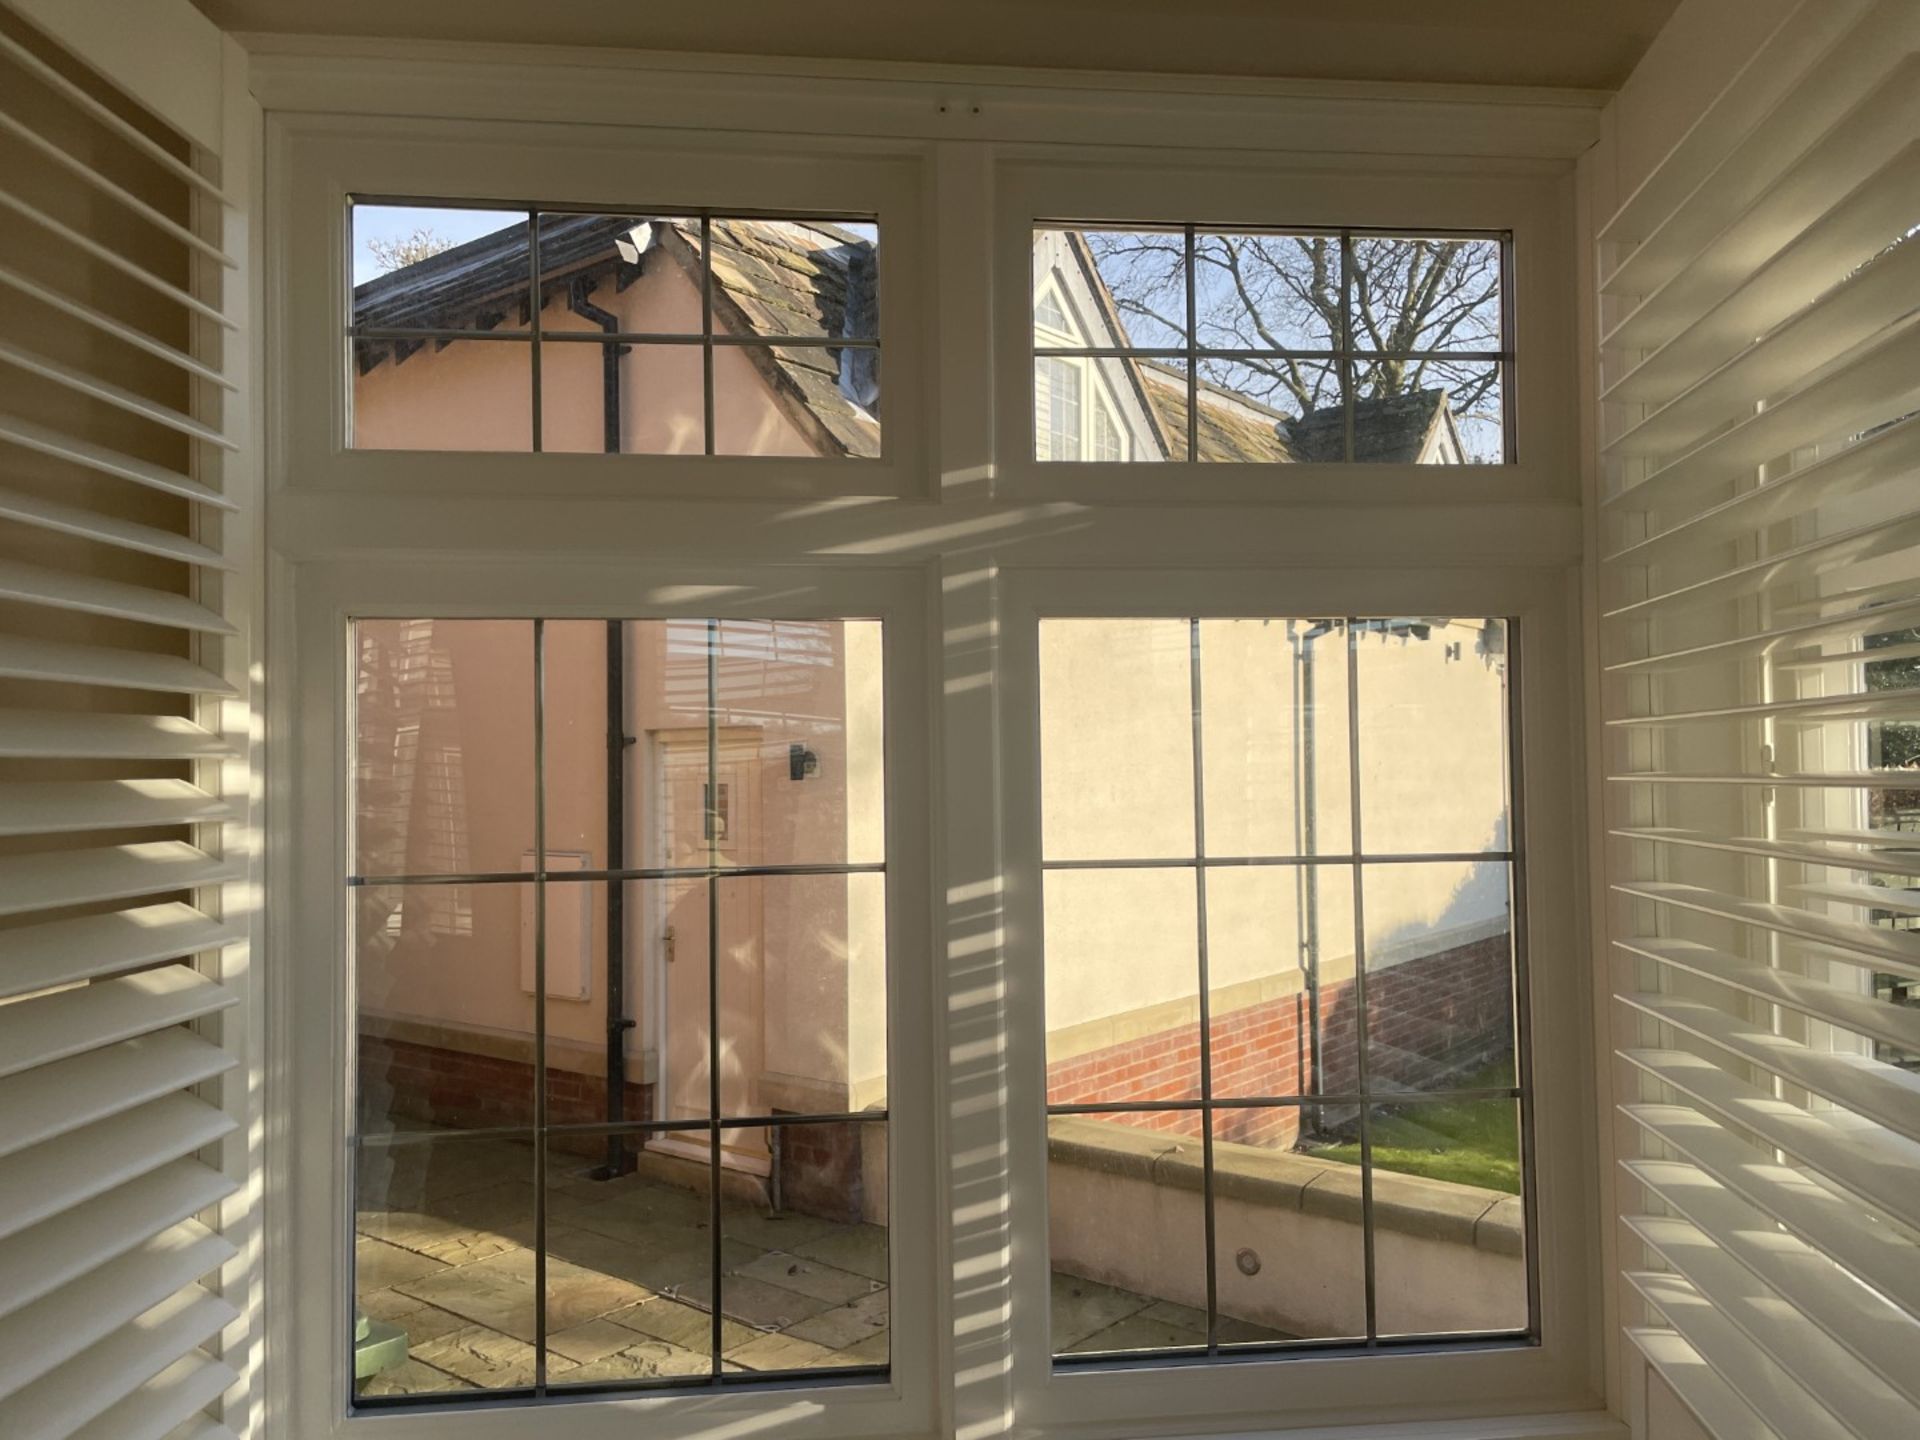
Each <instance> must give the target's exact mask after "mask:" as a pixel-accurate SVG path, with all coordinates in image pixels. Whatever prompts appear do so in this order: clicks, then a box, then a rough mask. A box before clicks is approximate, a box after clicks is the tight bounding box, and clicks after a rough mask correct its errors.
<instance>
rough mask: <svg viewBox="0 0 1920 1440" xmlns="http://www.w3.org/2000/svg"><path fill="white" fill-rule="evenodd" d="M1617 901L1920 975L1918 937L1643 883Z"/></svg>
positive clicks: (1621, 889) (1627, 887)
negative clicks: (1725, 923) (1766, 933)
mask: <svg viewBox="0 0 1920 1440" xmlns="http://www.w3.org/2000/svg"><path fill="white" fill-rule="evenodd" d="M1614 889H1615V890H1616V891H1617V892H1618V893H1619V894H1621V895H1625V896H1630V897H1632V898H1634V899H1637V900H1650V901H1652V902H1654V903H1655V904H1657V905H1664V906H1670V907H1672V908H1674V909H1676V910H1689V911H1692V912H1693V913H1695V914H1697V915H1703V916H1707V917H1709V918H1711V919H1715V920H1731V921H1733V922H1735V923H1736V924H1740V925H1751V926H1753V927H1754V928H1755V929H1757V930H1770V931H1772V932H1773V933H1774V934H1776V935H1786V936H1791V937H1792V938H1793V939H1795V940H1805V941H1808V942H1810V943H1812V944H1815V945H1821V946H1827V947H1831V948H1833V949H1836V950H1841V951H1844V952H1846V953H1848V954H1851V955H1857V956H1859V957H1860V958H1861V959H1863V960H1868V961H1872V962H1873V963H1874V964H1876V965H1879V966H1881V967H1882V968H1884V969H1888V970H1897V971H1898V972H1899V973H1901V974H1903V975H1907V974H1911V975H1920V935H1910V934H1902V933H1900V932H1897V931H1892V930H1883V929H1879V928H1878V927H1876V926H1872V925H1861V924H1857V923H1855V922H1853V921H1850V920H1835V919H1832V918H1830V917H1828V916H1825V915H1816V914H1815V913H1814V912H1813V911H1811V910H1799V909H1795V908H1794V907H1792V906H1788V905H1773V904H1769V903H1767V902H1765V901H1760V900H1747V899H1743V898H1742V897H1740V896H1738V895H1726V894H1721V893H1719V892H1717V891H1713V890H1707V889H1704V888H1702V887H1700V886H1698V885H1679V884H1673V883H1663V882H1660V881H1654V880H1646V881H1641V882H1639V883H1637V884H1622V885H1616V886H1615V887H1614Z"/></svg>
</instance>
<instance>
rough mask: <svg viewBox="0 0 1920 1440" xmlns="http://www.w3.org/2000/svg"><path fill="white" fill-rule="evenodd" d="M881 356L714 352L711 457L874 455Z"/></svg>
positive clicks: (767, 348)
mask: <svg viewBox="0 0 1920 1440" xmlns="http://www.w3.org/2000/svg"><path fill="white" fill-rule="evenodd" d="M880 403H881V402H880V352H879V351H878V350H877V349H875V348H873V347H872V346H856V345H780V346H772V345H717V346H715V347H714V351H713V453H714V454H716V455H794V456H805V455H816V456H825V457H827V458H829V459H855V460H871V459H874V458H876V457H878V456H879V454H880Z"/></svg>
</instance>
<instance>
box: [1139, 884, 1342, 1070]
mask: <svg viewBox="0 0 1920 1440" xmlns="http://www.w3.org/2000/svg"><path fill="white" fill-rule="evenodd" d="M1207 977H1208V981H1209V984H1210V987H1211V1002H1210V1005H1209V1009H1208V1014H1209V1017H1210V1020H1211V1025H1212V1031H1213V1043H1212V1047H1211V1056H1212V1062H1213V1093H1214V1094H1215V1095H1216V1096H1222V1097H1233V1098H1245V1097H1252V1096H1274V1095H1300V1094H1306V1095H1332V1094H1352V1093H1354V1092H1355V1091H1356V1090H1358V1088H1359V1086H1358V1083H1357V1082H1358V1078H1359V1076H1358V1068H1357V1064H1358V1061H1357V1055H1356V1048H1357V1040H1356V1037H1355V1028H1356V1027H1355V1025H1354V1009H1353V867H1352V866H1350V865H1298V866H1292V865H1290V866H1274V865H1260V866H1247V867H1238V866H1215V867H1213V868H1210V869H1209V870H1208V872H1207ZM1153 1098H1159V1097H1153Z"/></svg>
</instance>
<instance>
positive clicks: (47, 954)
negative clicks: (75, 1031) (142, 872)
mask: <svg viewBox="0 0 1920 1440" xmlns="http://www.w3.org/2000/svg"><path fill="white" fill-rule="evenodd" d="M235 933H236V932H235V930H234V928H233V927H232V926H230V925H226V924H223V923H221V922H220V921H218V920H215V919H213V918H211V917H210V916H208V915H206V914H204V913H203V912H201V911H199V910H196V909H195V908H194V907H193V906H191V905H186V904H182V903H181V902H179V901H167V902H164V903H162V904H159V905H142V906H138V907H135V908H132V909H127V910H116V911H114V912H113V913H112V914H109V915H86V916H82V917H80V918H78V919H74V920H49V921H46V922H44V923H42V924H39V925H22V926H19V927H17V928H15V929H12V930H0V998H5V997H8V996H13V995H31V994H32V993H33V992H34V991H36V990H46V989H50V988H51V987H53V986H56V985H72V984H75V983H77V982H78V981H81V980H91V979H93V978H95V977H96V976H101V975H116V974H119V973H120V972H122V971H125V970H136V969H139V968H140V967H142V966H145V965H153V964H157V963H159V962H161V961H163V960H179V959H183V958H185V957H187V956H190V955H196V954H198V953H200V952H202V951H206V950H216V949H218V948H219V947H220V946H222V945H225V944H227V943H228V942H229V941H231V940H232V939H233V938H234V936H235Z"/></svg>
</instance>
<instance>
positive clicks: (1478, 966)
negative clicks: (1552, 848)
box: [1362, 860, 1515, 1094]
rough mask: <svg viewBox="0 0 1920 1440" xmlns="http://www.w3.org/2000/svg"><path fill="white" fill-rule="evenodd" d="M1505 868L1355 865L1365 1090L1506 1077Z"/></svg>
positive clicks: (1509, 1010) (1468, 1086)
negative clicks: (1363, 979)
mask: <svg viewBox="0 0 1920 1440" xmlns="http://www.w3.org/2000/svg"><path fill="white" fill-rule="evenodd" d="M1508 870H1509V867H1508V865H1507V863H1506V862H1505V861H1500V860H1483V861H1477V862H1474V863H1472V864H1466V863H1449V864H1436V865H1368V866H1364V867H1363V869H1362V877H1363V881H1364V893H1365V899H1366V917H1367V918H1366V929H1367V937H1366V938H1367V1078H1368V1083H1369V1084H1370V1085H1371V1086H1372V1088H1373V1091H1374V1093H1376V1094H1380V1093H1383V1092H1390V1091H1395V1090H1482V1089H1495V1088H1504V1087H1506V1086H1510V1085H1513V1084H1514V1083H1515V1060H1514V990H1513V917H1512V912H1511V902H1510V900H1509V896H1508V883H1509V882H1508Z"/></svg>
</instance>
